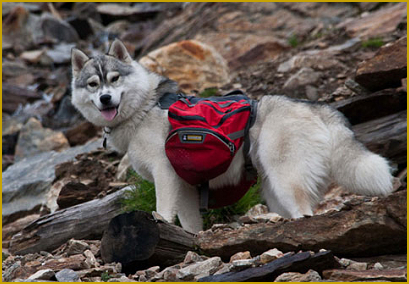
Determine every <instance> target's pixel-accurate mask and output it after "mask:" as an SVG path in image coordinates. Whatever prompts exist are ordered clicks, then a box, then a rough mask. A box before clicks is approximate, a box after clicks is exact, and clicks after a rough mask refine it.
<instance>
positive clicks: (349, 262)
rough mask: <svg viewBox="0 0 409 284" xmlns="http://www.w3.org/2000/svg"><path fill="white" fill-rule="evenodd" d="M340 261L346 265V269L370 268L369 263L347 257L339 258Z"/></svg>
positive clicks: (359, 269) (360, 269)
mask: <svg viewBox="0 0 409 284" xmlns="http://www.w3.org/2000/svg"><path fill="white" fill-rule="evenodd" d="M339 263H340V264H341V265H342V266H344V267H346V269H350V270H358V271H362V270H367V269H368V263H365V262H357V261H353V260H351V259H347V258H341V259H340V260H339Z"/></svg>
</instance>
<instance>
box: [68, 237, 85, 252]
mask: <svg viewBox="0 0 409 284" xmlns="http://www.w3.org/2000/svg"><path fill="white" fill-rule="evenodd" d="M87 249H89V245H88V244H87V243H86V242H83V241H79V240H74V239H71V240H69V241H68V247H67V250H66V251H65V252H66V253H67V255H68V256H70V255H74V254H82V253H83V252H84V251H86V250H87Z"/></svg>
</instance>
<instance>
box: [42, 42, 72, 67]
mask: <svg viewBox="0 0 409 284" xmlns="http://www.w3.org/2000/svg"><path fill="white" fill-rule="evenodd" d="M74 46H75V44H68V43H61V44H58V45H55V46H54V47H53V49H49V50H46V51H45V54H46V55H47V56H48V57H49V58H50V59H51V60H52V62H53V63H56V64H65V63H70V62H71V49H72V48H73V47H74Z"/></svg>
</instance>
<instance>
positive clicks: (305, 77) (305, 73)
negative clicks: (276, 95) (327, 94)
mask: <svg viewBox="0 0 409 284" xmlns="http://www.w3.org/2000/svg"><path fill="white" fill-rule="evenodd" d="M320 78H321V73H319V72H315V71H314V70H313V69H311V68H309V67H303V68H301V69H300V70H299V71H298V72H297V73H295V74H294V75H292V76H291V77H290V78H288V80H287V81H286V82H285V83H284V86H283V88H284V89H287V90H295V89H298V88H300V87H304V86H306V85H310V84H315V83H317V82H318V81H319V79H320Z"/></svg>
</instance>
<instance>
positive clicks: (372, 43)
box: [362, 38, 385, 48]
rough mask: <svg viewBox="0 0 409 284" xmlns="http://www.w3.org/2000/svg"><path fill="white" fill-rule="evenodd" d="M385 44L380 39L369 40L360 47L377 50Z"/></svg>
mask: <svg viewBox="0 0 409 284" xmlns="http://www.w3.org/2000/svg"><path fill="white" fill-rule="evenodd" d="M384 44H385V43H384V42H383V40H382V39H381V38H371V39H368V40H366V41H363V42H362V47H364V48H379V47H381V46H382V45H384Z"/></svg>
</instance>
